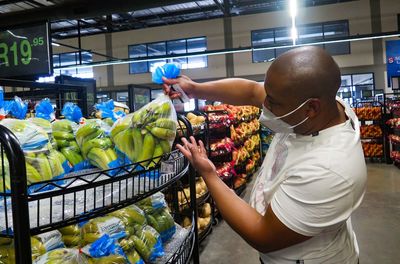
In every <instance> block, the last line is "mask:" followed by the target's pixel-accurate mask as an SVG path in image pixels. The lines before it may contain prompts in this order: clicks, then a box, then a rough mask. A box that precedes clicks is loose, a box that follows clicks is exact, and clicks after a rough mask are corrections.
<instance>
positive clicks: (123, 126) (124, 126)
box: [110, 122, 129, 139]
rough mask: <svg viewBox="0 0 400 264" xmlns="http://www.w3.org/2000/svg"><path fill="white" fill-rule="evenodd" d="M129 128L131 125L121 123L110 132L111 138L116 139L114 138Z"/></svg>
mask: <svg viewBox="0 0 400 264" xmlns="http://www.w3.org/2000/svg"><path fill="white" fill-rule="evenodd" d="M128 127H129V123H122V122H121V123H119V124H117V125H116V126H115V127H114V128H113V129H112V130H111V132H110V136H111V138H112V139H114V137H115V136H116V135H118V134H119V133H120V132H122V131H124V130H126V129H127V128H128Z"/></svg>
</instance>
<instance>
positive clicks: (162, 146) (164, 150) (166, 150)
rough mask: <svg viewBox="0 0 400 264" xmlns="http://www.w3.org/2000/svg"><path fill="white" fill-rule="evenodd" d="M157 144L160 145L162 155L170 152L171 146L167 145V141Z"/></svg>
mask: <svg viewBox="0 0 400 264" xmlns="http://www.w3.org/2000/svg"><path fill="white" fill-rule="evenodd" d="M159 144H160V146H161V148H162V150H163V152H164V154H165V153H169V152H170V151H171V145H170V144H169V142H168V141H167V140H160V141H159Z"/></svg>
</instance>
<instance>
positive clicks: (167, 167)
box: [160, 162, 175, 174]
mask: <svg viewBox="0 0 400 264" xmlns="http://www.w3.org/2000/svg"><path fill="white" fill-rule="evenodd" d="M160 172H161V174H170V173H174V172H175V169H174V164H173V163H167V162H161V169H160Z"/></svg>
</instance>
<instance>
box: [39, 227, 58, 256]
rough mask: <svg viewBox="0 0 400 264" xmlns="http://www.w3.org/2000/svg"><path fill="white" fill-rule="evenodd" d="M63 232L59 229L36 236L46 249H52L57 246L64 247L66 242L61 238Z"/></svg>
mask: <svg viewBox="0 0 400 264" xmlns="http://www.w3.org/2000/svg"><path fill="white" fill-rule="evenodd" d="M61 236H62V235H61V233H60V231H58V230H53V231H50V232H46V233H43V234H39V235H36V236H34V238H36V239H37V240H38V241H39V242H40V243H42V244H43V246H44V247H45V249H46V251H50V250H53V249H56V248H61V247H64V243H63V241H62V239H61Z"/></svg>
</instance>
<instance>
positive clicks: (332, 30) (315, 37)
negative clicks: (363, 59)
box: [251, 20, 350, 63]
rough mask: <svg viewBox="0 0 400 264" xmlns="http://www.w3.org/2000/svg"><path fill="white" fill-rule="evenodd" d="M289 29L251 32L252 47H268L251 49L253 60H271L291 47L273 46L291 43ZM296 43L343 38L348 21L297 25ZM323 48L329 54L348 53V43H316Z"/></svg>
mask: <svg viewBox="0 0 400 264" xmlns="http://www.w3.org/2000/svg"><path fill="white" fill-rule="evenodd" d="M290 31H291V29H290V28H289V27H285V28H272V29H261V30H254V31H252V32H251V43H252V47H253V48H268V47H270V48H271V49H268V50H255V51H253V62H254V63H255V62H267V61H272V60H274V59H275V58H276V57H278V56H279V55H281V54H282V53H284V52H286V51H288V50H290V49H291V48H275V49H272V48H273V47H276V46H286V45H292V38H291V34H290ZM297 31H298V40H297V43H298V44H307V43H314V42H323V41H329V40H331V39H338V38H345V37H348V36H349V23H348V21H347V20H341V21H332V22H323V23H316V24H306V25H299V26H298V27H297ZM317 46H320V47H321V48H324V49H325V50H326V51H328V52H329V53H330V54H331V55H344V54H350V43H349V42H343V43H331V44H320V45H317Z"/></svg>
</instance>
